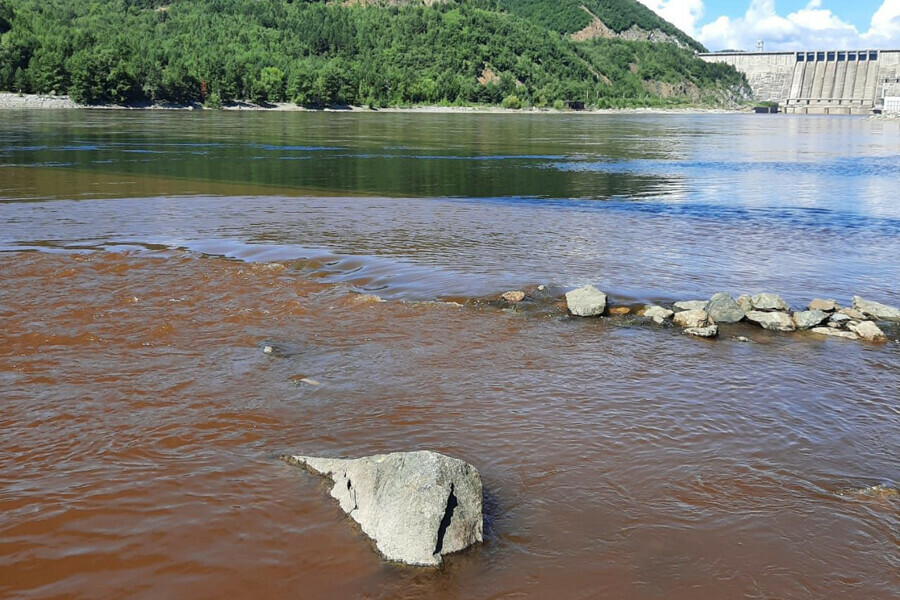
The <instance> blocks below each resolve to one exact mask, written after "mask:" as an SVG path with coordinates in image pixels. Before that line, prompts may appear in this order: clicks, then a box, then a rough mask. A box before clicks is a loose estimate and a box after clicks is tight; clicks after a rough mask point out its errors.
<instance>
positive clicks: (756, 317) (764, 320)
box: [747, 310, 795, 331]
mask: <svg viewBox="0 0 900 600" xmlns="http://www.w3.org/2000/svg"><path fill="white" fill-rule="evenodd" d="M747 320H748V321H752V322H754V323H756V324H757V325H759V326H760V327H762V328H763V329H768V330H769V331H794V329H795V327H794V320H793V319H791V315H789V314H787V313H785V312H762V311H758V310H751V311H750V312H748V313H747Z"/></svg>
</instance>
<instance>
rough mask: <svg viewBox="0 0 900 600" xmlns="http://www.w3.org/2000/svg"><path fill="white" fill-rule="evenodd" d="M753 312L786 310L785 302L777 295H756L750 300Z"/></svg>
mask: <svg viewBox="0 0 900 600" xmlns="http://www.w3.org/2000/svg"><path fill="white" fill-rule="evenodd" d="M750 302H751V303H752V304H753V309H754V310H777V311H786V310H788V305H787V302H785V301H784V300H782V298H781V296H779V295H778V294H756V295H755V296H753V297H752V298H751V299H750Z"/></svg>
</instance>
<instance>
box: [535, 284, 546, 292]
mask: <svg viewBox="0 0 900 600" xmlns="http://www.w3.org/2000/svg"><path fill="white" fill-rule="evenodd" d="M537 289H538V291H539V292H543V291H544V290H546V289H547V286H546V285H544V284H543V283H542V284H541V285H539V286H537Z"/></svg>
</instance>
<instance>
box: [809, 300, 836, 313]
mask: <svg viewBox="0 0 900 600" xmlns="http://www.w3.org/2000/svg"><path fill="white" fill-rule="evenodd" d="M839 308H840V305H839V304H838V303H837V302H836V301H834V300H822V299H821V298H813V299H812V302H810V303H809V310H821V311H823V312H834V311H836V310H838V309H839Z"/></svg>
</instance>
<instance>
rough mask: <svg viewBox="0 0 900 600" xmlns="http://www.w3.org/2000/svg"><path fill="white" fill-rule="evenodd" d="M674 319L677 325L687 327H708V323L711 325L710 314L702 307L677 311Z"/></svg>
mask: <svg viewBox="0 0 900 600" xmlns="http://www.w3.org/2000/svg"><path fill="white" fill-rule="evenodd" d="M672 320H673V321H675V324H676V325H678V326H680V327H683V328H685V329H689V328H695V327H706V326H707V325H710V322H709V315H708V314H707V313H706V311H705V310H701V309H698V310H683V311H681V312H677V313H675V316H674V317H672Z"/></svg>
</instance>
